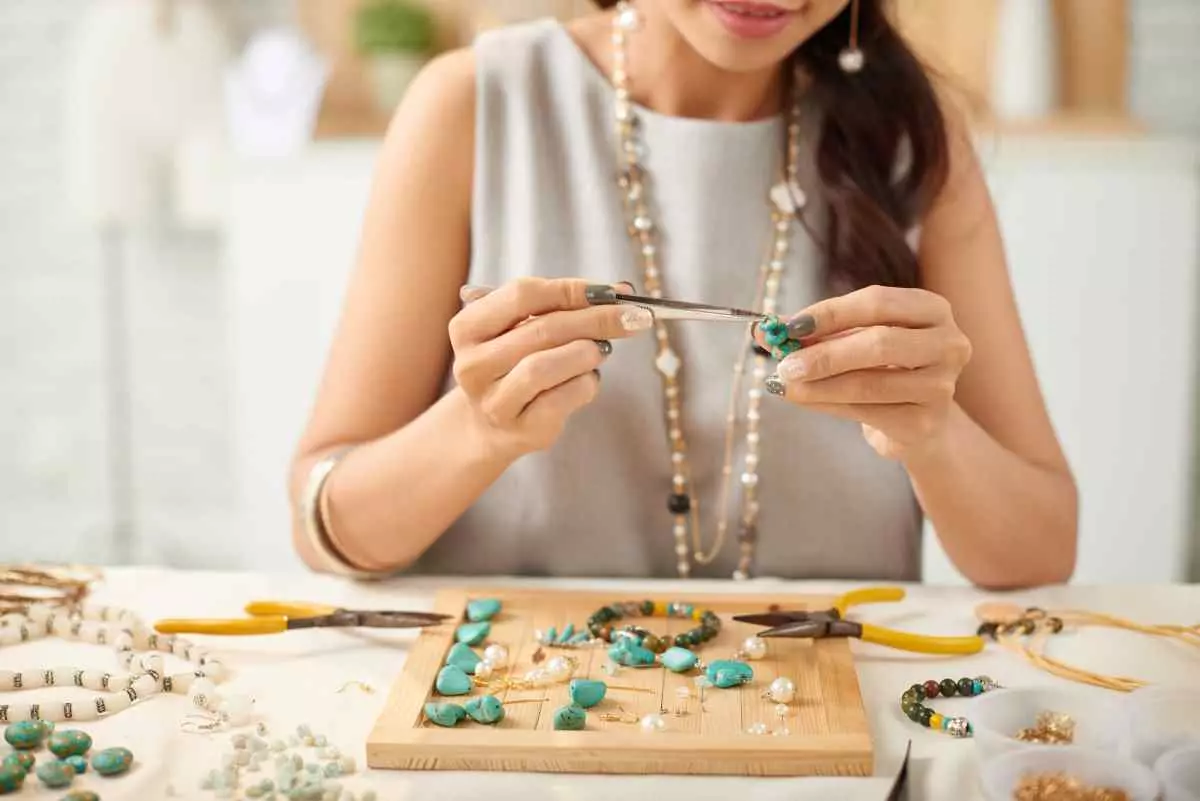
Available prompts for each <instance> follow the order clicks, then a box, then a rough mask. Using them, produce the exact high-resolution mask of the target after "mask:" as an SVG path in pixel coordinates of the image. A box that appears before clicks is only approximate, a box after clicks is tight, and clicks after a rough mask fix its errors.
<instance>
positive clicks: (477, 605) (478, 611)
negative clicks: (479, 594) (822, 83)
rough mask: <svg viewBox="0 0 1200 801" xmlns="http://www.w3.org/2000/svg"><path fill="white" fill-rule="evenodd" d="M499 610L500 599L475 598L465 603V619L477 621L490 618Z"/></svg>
mask: <svg viewBox="0 0 1200 801" xmlns="http://www.w3.org/2000/svg"><path fill="white" fill-rule="evenodd" d="M499 612H500V601H499V600H497V599H495V598H476V599H475V600H473V601H469V602H468V603H467V620H470V621H471V622H472V623H479V622H481V621H484V620H491V619H492V618H494V617H495V616H496V615H497V614H499Z"/></svg>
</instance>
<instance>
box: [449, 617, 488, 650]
mask: <svg viewBox="0 0 1200 801" xmlns="http://www.w3.org/2000/svg"><path fill="white" fill-rule="evenodd" d="M491 631H492V624H491V623H488V622H487V621H486V620H481V621H479V622H478V623H463V624H462V625H461V626H459V627H458V631H457V632H455V635H454V636H455V639H457V640H458V641H459V642H461V643H466V644H467V645H479V643H481V642H483V641H484V639H485V638H486V637H487V636H488V634H490V633H491Z"/></svg>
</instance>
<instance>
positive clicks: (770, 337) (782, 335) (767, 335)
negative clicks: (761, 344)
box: [763, 327, 788, 347]
mask: <svg viewBox="0 0 1200 801" xmlns="http://www.w3.org/2000/svg"><path fill="white" fill-rule="evenodd" d="M763 339H764V340H765V341H766V343H767V344H768V345H773V346H775V347H778V346H780V345H782V344H783V343H784V342H787V340H788V331H787V328H786V327H785V328H783V329H782V330H780V329H778V328H772V329H771V330H767V329H766V328H764V329H763Z"/></svg>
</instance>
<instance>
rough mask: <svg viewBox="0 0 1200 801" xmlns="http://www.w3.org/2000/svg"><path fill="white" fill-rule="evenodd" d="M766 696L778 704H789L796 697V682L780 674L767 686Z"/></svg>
mask: <svg viewBox="0 0 1200 801" xmlns="http://www.w3.org/2000/svg"><path fill="white" fill-rule="evenodd" d="M767 697H768V698H770V699H771V700H772V701H775V702H776V703H779V704H790V703H791V702H792V701H793V700H794V699H795V698H796V683H795V682H794V681H792V680H791V679H789V678H788V677H787V676H780V677H778V678H777V679H775V680H774V681H772V682H771V685H770V686H769V687H768V688H767Z"/></svg>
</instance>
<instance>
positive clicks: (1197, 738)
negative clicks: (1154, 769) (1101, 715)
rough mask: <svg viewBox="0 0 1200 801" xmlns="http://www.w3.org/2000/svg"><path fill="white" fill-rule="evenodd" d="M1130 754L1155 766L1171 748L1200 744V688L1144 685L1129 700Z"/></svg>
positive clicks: (1127, 704)
mask: <svg viewBox="0 0 1200 801" xmlns="http://www.w3.org/2000/svg"><path fill="white" fill-rule="evenodd" d="M1125 703H1126V708H1127V710H1128V717H1129V754H1130V756H1132V757H1133V758H1134V759H1136V760H1137V761H1139V762H1141V763H1142V764H1143V765H1154V764H1155V763H1156V762H1157V761H1158V758H1159V757H1161V756H1162V755H1163V754H1165V753H1167V752H1168V751H1173V750H1175V749H1176V748H1181V747H1183V746H1185V745H1200V689H1189V688H1184V687H1158V686H1155V687H1143V688H1142V689H1140V690H1135V691H1134V692H1132V693H1130V694H1129V697H1128V698H1127V699H1126V702H1125Z"/></svg>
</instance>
